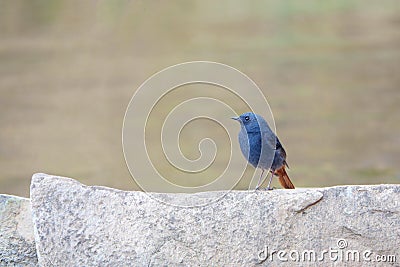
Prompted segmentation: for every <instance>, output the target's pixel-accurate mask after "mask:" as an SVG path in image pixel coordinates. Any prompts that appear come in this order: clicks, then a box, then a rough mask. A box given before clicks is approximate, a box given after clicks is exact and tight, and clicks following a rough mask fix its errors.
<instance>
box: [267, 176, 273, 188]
mask: <svg viewBox="0 0 400 267" xmlns="http://www.w3.org/2000/svg"><path fill="white" fill-rule="evenodd" d="M273 177H274V171H271V177H270V178H269V182H268V186H267V190H272V189H273V188H271V187H270V186H271V182H272V178H273Z"/></svg>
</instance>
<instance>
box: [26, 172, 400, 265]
mask: <svg viewBox="0 0 400 267" xmlns="http://www.w3.org/2000/svg"><path fill="white" fill-rule="evenodd" d="M31 201H32V212H33V222H34V227H35V240H36V243H37V249H38V251H37V253H38V259H39V263H40V264H41V265H43V266H199V265H202V266H205V265H207V266H210V265H213V266H227V265H228V266H255V265H261V266H267V265H268V266H280V265H284V266H307V265H312V266H327V265H329V266H331V265H335V266H380V265H382V266H388V265H394V266H398V265H399V262H400V251H399V247H400V217H399V215H400V186H398V185H377V186H338V187H330V188H308V189H296V190H273V191H257V192H254V191H230V192H204V193H196V194H156V193H143V192H126V191H120V190H116V189H111V188H106V187H99V186H85V185H82V184H80V183H78V182H77V181H75V180H72V179H68V178H62V177H55V176H49V175H46V174H36V175H34V177H33V179H32V184H31ZM382 262H384V263H382Z"/></svg>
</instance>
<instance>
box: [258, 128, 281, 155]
mask: <svg viewBox="0 0 400 267" xmlns="http://www.w3.org/2000/svg"><path fill="white" fill-rule="evenodd" d="M262 140H263V146H267V149H271V150H276V145H277V143H278V142H279V140H278V138H277V137H276V135H275V134H274V133H273V132H272V131H264V132H262Z"/></svg>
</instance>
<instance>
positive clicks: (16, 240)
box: [0, 195, 38, 266]
mask: <svg viewBox="0 0 400 267" xmlns="http://www.w3.org/2000/svg"><path fill="white" fill-rule="evenodd" d="M37 265H38V261H37V256H36V248H35V240H34V234H33V224H32V215H31V207H30V202H29V199H27V198H22V197H16V196H9V195H0V266H37Z"/></svg>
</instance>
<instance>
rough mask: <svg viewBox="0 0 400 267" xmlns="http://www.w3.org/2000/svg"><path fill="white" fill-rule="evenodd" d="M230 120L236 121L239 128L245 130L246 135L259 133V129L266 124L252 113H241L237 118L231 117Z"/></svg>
mask: <svg viewBox="0 0 400 267" xmlns="http://www.w3.org/2000/svg"><path fill="white" fill-rule="evenodd" d="M232 119H233V120H236V121H238V122H239V123H240V126H241V127H242V128H244V129H246V131H247V132H248V133H250V132H260V128H261V129H264V127H263V125H266V124H267V122H266V121H265V120H264V119H263V117H261V116H260V115H257V114H255V113H252V112H247V113H243V114H242V115H240V116H239V117H233V118H232ZM260 126H261V127H260Z"/></svg>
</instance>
